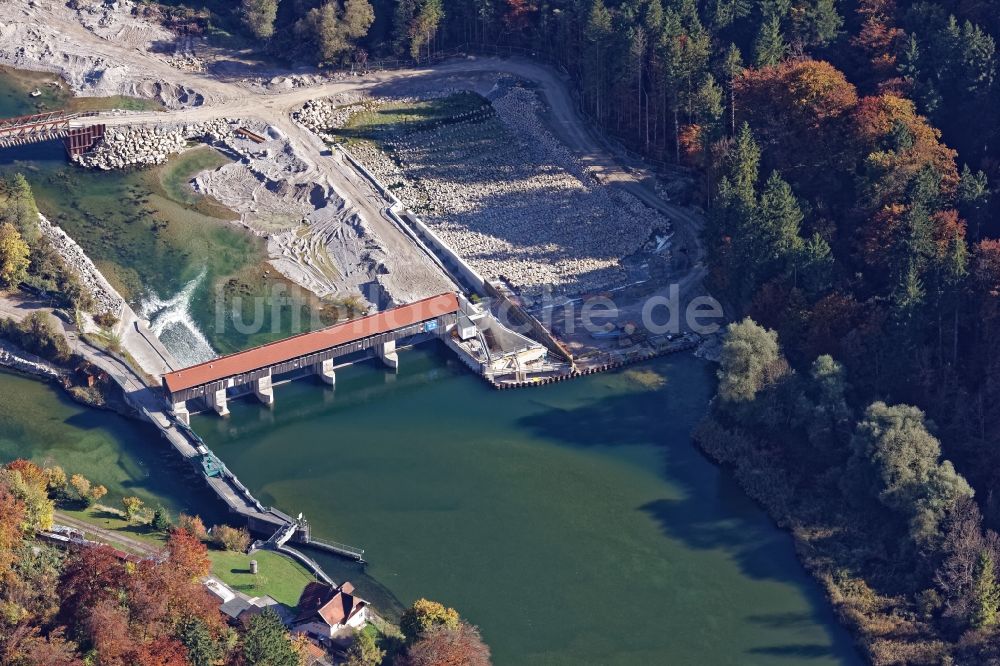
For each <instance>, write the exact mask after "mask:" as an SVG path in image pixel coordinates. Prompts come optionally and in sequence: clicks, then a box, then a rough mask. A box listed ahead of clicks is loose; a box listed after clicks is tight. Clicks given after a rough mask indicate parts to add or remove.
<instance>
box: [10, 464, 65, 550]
mask: <svg viewBox="0 0 1000 666" xmlns="http://www.w3.org/2000/svg"><path fill="white" fill-rule="evenodd" d="M0 483H3V484H6V486H7V488H8V490H10V492H11V494H13V495H14V497H16V498H17V499H18V500H19V501H20V502H21V504H22V505H23V507H24V513H23V519H22V523H21V526H22V529H23V530H24V531H26V532H28V533H34V532H36V531H38V530H48V529H50V528H51V527H52V515H53V511H54V506H53V504H52V500H50V499H49V493H48V480H47V479H46V476H45V473H44V472H43V471H42V469H41V468H40V467H38V465H36V464H34V463H33V462H30V461H28V460H15V461H13V462H11V463H9V464H8V465H6V466H5V467H4V468H3V469H2V470H0Z"/></svg>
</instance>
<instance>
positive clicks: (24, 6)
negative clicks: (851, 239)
mask: <svg viewBox="0 0 1000 666" xmlns="http://www.w3.org/2000/svg"><path fill="white" fill-rule="evenodd" d="M12 5H13V6H14V7H13V8H12V9H13V10H14V11H13V13H14V14H16V13H17V11H18V10H19V11H20V12H21V14H23V15H24V16H25V17H28V18H27V19H26V20H28V21H29V22H31V23H32V24H40V25H41V24H44V30H49V31H51V32H53V33H55V34H57V35H59V37H60V39H61V41H62V42H65V43H67V44H72V45H73V46H72V49H70V48H69V47H66V48H67V50H75V51H80V50H81V49H83V50H85V51H86V53H87V54H88V57H92V58H100V59H104V60H106V61H107V62H108V63H115V65H116V66H117V67H120V68H122V69H123V70H124V71H125V72H126V74H125V76H131V77H133V78H136V79H141V80H142V81H143V82H146V83H148V82H150V81H154V82H158V83H157V85H160V86H161V87H162V86H166V87H167V88H169V89H176V90H183V91H184V92H183V97H184V99H183V100H181V101H183V102H185V103H187V104H188V105H187V106H186V108H183V109H178V110H172V111H166V112H149V113H130V114H127V115H107V116H105V117H103V118H102V120H101V122H103V123H105V124H107V125H133V124H138V123H164V122H183V123H195V122H201V121H206V120H212V119H217V118H224V117H229V118H247V119H255V120H258V121H261V122H263V123H266V124H268V125H272V126H274V127H277V128H278V129H280V130H281V131H282V132H284V133H285V134H286V136H287V137H288V138H289V140H290V141H291V143H292V145H293V147H294V149H295V152H296V154H297V155H298V156H299V157H300V158H301V159H302V160H303V161H304V162H305V163H306V164H307V167H308V169H309V171H310V172H311V173H310V175H315V176H316V180H317V182H326V183H329V184H330V185H331V186H332V187H333V188H334V189H335V190H336V191H337V192H338V193H339V194H341V195H342V196H343V197H344V198H346V199H347V200H348V201H350V202H351V203H352V204H353V205H354V206H355V207H357V208H358V209H359V211H360V212H361V214H362V216H363V218H364V219H365V221H366V222H367V224H368V225H369V226H370V227H371V230H372V231H373V232H374V234H375V235H377V236H378V237H379V239H380V240H381V242H382V244H383V245H384V247H385V250H386V252H388V253H389V254H390V255H393V256H394V258H395V259H396V261H395V262H394V264H395V266H396V268H395V271H396V272H397V273H398V275H393V276H392V278H391V279H392V280H394V281H396V282H397V283H398V284H400V285H403V284H413V285H427V286H426V287H425V288H427V289H432V288H436V287H437V286H438V285H444V284H447V282H446V281H445V279H444V276H443V274H442V273H441V271H440V269H439V268H438V267H437V266H435V265H434V263H433V262H432V261H430V259H429V258H428V257H426V256H424V255H423V254H422V252H420V251H419V250H418V249H417V248H416V247H415V246H414V245H413V243H412V242H411V241H410V240H409V239H408V238H407V236H406V235H405V233H404V232H403V231H402V230H400V229H399V228H397V227H396V226H395V224H394V223H393V222H392V220H391V219H390V218H388V216H387V215H386V214H385V207H386V202H385V200H384V199H382V198H381V197H380V196H378V195H377V193H376V192H375V191H374V190H373V189H372V188H371V187H370V186H369V184H368V183H367V182H366V181H364V180H363V179H362V178H360V177H359V176H358V174H357V173H356V172H355V171H354V170H353V169H351V168H350V167H349V166H345V165H341V164H338V163H336V162H335V161H334V160H333V159H331V158H329V157H327V156H325V155H323V152H324V145H323V143H322V142H321V141H320V140H318V138H317V137H316V136H315V135H313V134H312V133H311V132H309V131H308V130H306V129H304V128H303V127H301V126H300V125H298V124H297V123H295V122H294V121H293V120H292V119H291V112H292V111H293V110H295V109H296V108H298V107H300V106H301V105H302V104H304V103H305V102H306V101H308V100H310V99H315V98H322V97H328V96H332V95H336V94H339V93H351V92H362V91H364V92H369V93H371V94H373V95H415V94H419V93H420V92H426V91H434V90H440V89H442V88H451V89H463V88H464V89H472V90H477V91H478V92H486V91H487V90H488V89H489V88H490V87H492V85H493V83H494V82H495V80H496V77H497V76H498V75H501V74H508V75H513V76H515V77H517V78H520V79H523V80H526V81H530V82H533V84H534V85H535V86H536V90H537V92H538V93H539V94H540V96H541V97H542V98H543V100H544V101H545V102H546V105H547V107H548V110H547V112H546V114H545V120H546V122H547V124H548V125H549V127H550V129H551V130H552V132H553V134H554V135H555V136H556V138H558V139H559V140H561V141H562V142H563V143H564V144H565V145H566V146H567V147H568V148H569V149H570V150H571V152H573V153H574V155H575V156H576V157H577V158H578V159H579V160H580V161H581V162H582V163H583V164H584V165H585V166H587V167H589V168H590V169H591V170H592V172H593V173H594V174H595V175H596V177H597V178H598V179H599V180H600V181H602V182H604V183H606V184H608V185H609V186H611V187H620V188H622V189H624V190H626V191H628V192H629V193H631V194H632V195H634V196H635V197H637V198H638V199H639V200H640V201H642V202H643V203H645V204H646V205H648V206H650V207H652V208H654V209H656V210H658V211H660V212H661V213H663V214H664V215H665V216H667V217H668V218H669V219H670V220H671V222H672V224H673V230H674V233H675V239H674V246H675V247H677V248H684V250H685V251H684V253H682V255H680V256H683V257H685V258H686V265H685V266H684V270H685V274H684V275H678V276H677V281H678V282H681V283H683V285H684V288H685V291H687V290H688V289H692V288H693V289H697V288H698V285H700V281H701V280H700V275H701V273H702V272H703V269H702V268H701V266H700V262H701V259H702V251H701V246H700V242H699V232H700V229H701V225H702V220H701V216H700V214H698V213H696V212H694V211H692V210H690V209H686V208H683V207H680V206H676V205H674V204H672V203H670V202H668V201H664V200H663V199H662V198H661V197H660V196H659V195H658V194H657V192H656V188H655V187H654V182H653V179H652V178H651V176H650V174H649V173H648V172H644V171H643V169H642V165H641V164H638V163H635V162H634V161H632V160H631V159H629V158H626V156H624V155H623V154H621V153H620V151H618V150H617V149H616V147H615V146H614V144H612V143H610V142H608V141H607V140H606V139H605V138H604V137H602V136H601V135H600V133H598V132H597V131H596V130H595V129H594V128H592V127H591V126H590V125H589V124H588V123H587V122H586V121H584V120H583V119H582V118H581V117H580V115H579V114H578V113H577V110H576V106H575V103H574V100H573V97H572V96H571V94H570V88H569V83H570V82H569V81H568V79H567V77H565V76H564V75H562V74H560V73H559V72H557V71H556V70H554V69H553V68H551V67H548V66H545V65H542V64H539V63H536V62H533V61H530V60H527V59H523V58H496V57H472V56H468V57H464V58H455V59H452V60H450V61H446V62H443V63H440V64H437V65H433V66H429V67H414V68H410V69H400V70H393V71H383V72H376V73H371V74H367V75H364V76H353V77H349V78H346V79H343V80H338V81H330V82H327V83H322V84H318V85H311V86H306V87H300V88H293V89H291V90H284V91H279V92H274V91H270V90H266V89H264V88H261V87H257V86H254V85H250V84H249V83H246V82H243V81H240V80H222V79H220V78H218V77H215V76H213V75H212V74H209V73H198V72H190V71H184V70H181V69H178V68H176V67H175V66H174V65H172V64H171V63H170V62H168V60H167V59H166V58H164V57H163V56H162V55H160V54H155V53H150V52H147V51H143V50H140V49H138V48H136V47H135V46H130V45H128V44H127V43H118V42H115V41H113V40H111V39H104V38H102V37H100V36H98V35H97V34H95V33H94V32H92V31H91V30H90V29H88V28H87V27H86V26H84V25H83V24H82V23H81V22H80V19H79V17H78V15H77V14H76V13H75V12H73V11H71V10H69V9H68V8H66V7H65V6H64V5H62V3H33V2H28V0H15V2H13V3H12ZM72 66H73V64H72V61H71V60H70V61H68V63H67V64H66V67H67V68H70V67H72ZM137 89H139V88H137ZM623 163H628V164H629V168H624V167H623V166H622V165H623ZM432 285H433V286H432Z"/></svg>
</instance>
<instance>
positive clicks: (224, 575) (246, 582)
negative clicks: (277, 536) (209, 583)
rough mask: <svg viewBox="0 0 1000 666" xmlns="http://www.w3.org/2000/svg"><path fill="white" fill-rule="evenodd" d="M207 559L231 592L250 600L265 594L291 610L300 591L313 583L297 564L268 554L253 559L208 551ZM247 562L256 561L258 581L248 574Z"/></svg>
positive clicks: (258, 552)
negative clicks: (238, 593)
mask: <svg viewBox="0 0 1000 666" xmlns="http://www.w3.org/2000/svg"><path fill="white" fill-rule="evenodd" d="M208 557H209V558H210V559H211V560H212V573H213V574H215V575H216V576H218V578H219V579H220V580H221V581H222V582H224V583H226V584H227V585H229V586H230V587H232V588H233V589H234V590H239V591H240V592H242V593H244V594H248V595H250V596H252V597H254V596H263V595H265V594H266V595H269V596H270V597H272V598H273V599H275V600H276V601H278V602H279V603H282V604H285V605H286V606H291V607H292V608H294V607H295V606H297V605H298V603H299V595H301V594H302V590H303V588H305V586H306V585H307V584H308V583H310V582H312V581H314V580H316V579H315V578H314V577H313V575H312V574H310V573H309V572H308V571H306V570H305V569H304V568H303V567H302V566H301V565H299V563H298V562H296V561H294V560H292V559H289V558H287V557H285V556H284V555H281V554H280V553H275V552H271V551H268V550H258V551H257V552H255V553H254V554H253V555H244V554H243V553H231V552H228V551H221V550H210V551H208ZM250 560H257V570H258V571H259V574H258V578H259V580H257V581H255V580H254V576H253V575H252V574H251V573H250ZM258 585H259V586H258Z"/></svg>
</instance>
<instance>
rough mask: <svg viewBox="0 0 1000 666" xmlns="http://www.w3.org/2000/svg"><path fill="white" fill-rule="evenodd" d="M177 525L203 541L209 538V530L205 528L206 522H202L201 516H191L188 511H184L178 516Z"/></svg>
mask: <svg viewBox="0 0 1000 666" xmlns="http://www.w3.org/2000/svg"><path fill="white" fill-rule="evenodd" d="M177 526H178V527H180V528H181V529H182V530H187V531H188V532H190V533H191V535H192V536H193V537H194V538H196V539H199V540H201V541H205V540H206V539H208V530H206V529H205V523H203V522H201V518H200V517H198V516H189V515H187V514H186V513H182V514H181V515H180V516H178V518H177Z"/></svg>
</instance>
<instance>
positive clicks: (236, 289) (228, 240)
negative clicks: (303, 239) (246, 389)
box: [0, 70, 317, 363]
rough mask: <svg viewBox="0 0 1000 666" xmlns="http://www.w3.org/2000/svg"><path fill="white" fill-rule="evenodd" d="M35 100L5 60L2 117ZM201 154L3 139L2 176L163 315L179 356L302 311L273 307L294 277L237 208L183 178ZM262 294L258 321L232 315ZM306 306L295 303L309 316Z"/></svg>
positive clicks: (285, 327) (270, 330)
mask: <svg viewBox="0 0 1000 666" xmlns="http://www.w3.org/2000/svg"><path fill="white" fill-rule="evenodd" d="M44 90H46V91H48V90H50V89H49V88H44ZM34 104H35V100H33V99H32V98H30V97H28V96H27V95H26V94H24V86H23V85H21V82H19V81H18V80H16V79H15V78H13V75H12V74H10V73H9V72H8V73H6V74H5V73H4V71H3V70H0V117H5V116H12V115H18V114H24V113H32V112H34V111H35V110H36V109H35V108H34ZM202 151H204V149H202ZM200 154H201V155H204V152H202V153H200ZM196 155H198V153H197V151H196V152H189V153H185V154H184V155H182V156H180V157H175V158H172V159H171V160H170V162H169V163H168V164H167V165H166V166H164V167H160V168H156V169H150V170H145V171H130V172H111V173H108V172H96V171H88V170H84V169H81V168H78V167H75V166H73V165H71V164H69V162H68V161H67V159H66V153H65V150H64V149H63V147H62V144H61V143H60V142H58V141H52V142H48V143H43V144H35V145H30V146H21V147H15V148H2V149H0V176H6V175H10V174H13V173H16V172H20V173H23V174H24V175H25V177H26V178H27V179H28V181H29V182H30V183H31V186H32V190H33V191H34V193H35V197H36V199H37V201H38V207H39V209H40V210H41V211H42V213H44V214H45V215H46V216H47V217H48V218H49V219H50V220H52V221H53V222H54V223H56V224H58V225H59V226H61V227H62V228H63V229H65V230H66V232H67V233H69V234H70V236H72V237H73V239H74V240H76V242H77V243H79V244H80V245H81V247H83V249H84V250H85V251H86V252H87V254H88V256H90V258H91V259H93V260H94V262H95V263H96V264H97V265H98V267H99V268H100V269H101V271H102V272H103V273H104V275H105V276H106V277H107V278H108V279H109V280H110V281H111V282H112V284H113V285H114V286H115V287H116V288H117V289H118V290H119V291H120V292H121V293H122V295H123V296H125V298H126V300H128V301H129V302H130V304H131V305H132V306H133V307H134V308H135V309H136V310H137V311H139V312H140V314H143V315H144V316H147V317H149V318H152V319H154V320H155V319H156V317H157V316H159V317H160V318H161V319H163V318H165V320H164V321H161V322H160V323H161V324H163V326H162V328H163V330H164V331H165V333H161V331H160V330H157V333H158V335H160V337H161V338H162V339H163V341H164V343H165V344H166V345H167V347H168V349H170V350H171V351H172V352H174V353H175V355H176V356H177V357H178V359H179V360H180V361H181V362H182V363H184V362H187V363H193V362H196V361H199V360H205V356H206V354H211V351H212V350H214V351H215V352H217V353H228V352H232V351H237V350H239V349H245V348H247V347H251V346H254V345H258V344H262V343H264V342H268V341H270V340H273V339H276V338H280V337H284V336H285V335H287V334H288V331H289V329H290V328H291V325H292V322H293V321H296V319H293V316H296V315H293V312H292V308H291V307H290V306H287V307H281V306H279V307H277V308H276V307H275V303H281V302H283V301H282V300H280V299H281V298H282V297H283V296H284V295H287V294H288V293H289V292H290V290H294V289H295V287H294V286H293V285H291V284H290V283H288V282H287V281H285V280H283V279H281V278H280V276H279V275H278V274H277V273H276V271H274V270H273V269H272V268H271V267H270V266H269V265H268V264H266V248H265V247H264V243H263V241H262V240H261V239H259V238H256V237H254V236H252V235H250V234H248V233H246V232H245V231H243V230H242V229H239V228H237V227H236V226H234V225H233V224H232V223H231V222H229V221H228V220H230V219H232V218H233V214H232V212H231V211H226V210H225V209H222V208H221V206H218V205H212V204H211V202H209V201H207V200H204V198H203V197H197V196H192V195H193V192H183V191H181V190H180V188H179V187H178V184H179V182H181V181H183V182H185V183H186V181H187V179H188V178H189V177H190V176H189V175H187V174H188V171H187V169H188V167H189V166H190V165H192V164H194V163H195V161H196V160H197V157H196ZM178 297H180V298H179V299H178ZM258 297H259V298H260V299H261V301H262V303H263V307H262V310H261V311H262V314H263V320H262V326H261V327H260V330H255V331H253V332H252V333H245V332H241V330H240V329H238V328H237V327H236V326H234V325H232V320H233V317H232V312H233V309H234V303H236V302H237V301H236V300H235V299H236V298H240V299H241V301H240V303H241V304H242V308H240V309H241V310H242V313H243V317H244V321H248V322H249V321H252V320H253V316H252V315H253V313H254V299H257V298H258ZM178 300H179V301H180V302H179V303H178V302H177V301H178ZM171 301H174V302H171ZM314 305H317V304H314ZM178 306H179V307H178ZM309 307H312V306H307V307H303V308H301V309H300V310H299V312H298V313H297V314H298V315H301V317H300V319H301V321H302V322H303V323H304V324H305V325H308V324H309V323H310V316H309V312H310V310H309ZM154 323H155V321H154ZM244 330H245V329H244ZM299 332H301V331H299ZM206 349H207V351H206Z"/></svg>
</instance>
